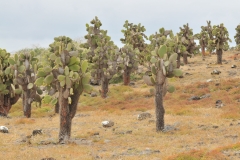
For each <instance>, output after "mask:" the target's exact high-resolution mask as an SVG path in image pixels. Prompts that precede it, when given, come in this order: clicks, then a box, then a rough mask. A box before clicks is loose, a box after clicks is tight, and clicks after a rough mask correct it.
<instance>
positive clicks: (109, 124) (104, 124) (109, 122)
mask: <svg viewBox="0 0 240 160" xmlns="http://www.w3.org/2000/svg"><path fill="white" fill-rule="evenodd" d="M113 125H114V122H113V121H102V126H103V127H105V128H108V127H112V126H113Z"/></svg>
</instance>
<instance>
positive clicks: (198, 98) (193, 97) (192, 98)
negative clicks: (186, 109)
mask: <svg viewBox="0 0 240 160" xmlns="http://www.w3.org/2000/svg"><path fill="white" fill-rule="evenodd" d="M200 99H201V98H200V97H199V96H192V97H190V98H189V99H188V100H200Z"/></svg>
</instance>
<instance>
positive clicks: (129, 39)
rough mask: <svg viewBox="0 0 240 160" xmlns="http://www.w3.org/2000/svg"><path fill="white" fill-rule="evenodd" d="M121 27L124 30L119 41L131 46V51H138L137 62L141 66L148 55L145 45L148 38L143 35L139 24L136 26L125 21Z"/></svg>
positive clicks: (142, 27)
mask: <svg viewBox="0 0 240 160" xmlns="http://www.w3.org/2000/svg"><path fill="white" fill-rule="evenodd" d="M123 27H124V28H125V29H123V30H122V33H123V34H124V38H121V39H120V41H121V42H122V43H123V44H130V45H132V46H133V49H136V48H137V49H138V50H139V54H138V59H139V60H138V61H139V63H140V64H141V65H143V63H144V62H145V56H146V55H147V54H148V50H147V46H148V45H147V44H146V43H145V41H146V40H148V37H147V36H146V35H145V33H144V32H145V31H146V29H145V27H144V26H142V25H141V23H139V24H138V25H136V24H133V23H129V22H128V21H127V20H126V21H125V23H124V25H123Z"/></svg>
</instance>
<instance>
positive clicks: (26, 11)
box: [0, 0, 240, 52]
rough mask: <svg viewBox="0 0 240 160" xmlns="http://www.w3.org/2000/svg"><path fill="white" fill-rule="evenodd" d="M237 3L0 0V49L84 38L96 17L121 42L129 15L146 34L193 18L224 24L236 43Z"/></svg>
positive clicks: (196, 26) (196, 23)
mask: <svg viewBox="0 0 240 160" xmlns="http://www.w3.org/2000/svg"><path fill="white" fill-rule="evenodd" d="M239 6H240V1H239V0H229V1H226V0H7V1H6V0H0V48H4V49H7V51H9V52H14V51H17V50H19V49H23V48H29V47H33V46H39V47H48V45H49V44H50V43H52V42H53V38H54V37H57V36H61V35H65V36H69V37H70V38H72V39H77V38H82V37H83V36H84V35H85V34H86V28H85V24H86V23H89V22H90V21H91V20H92V19H93V18H94V17H95V16H98V18H99V19H100V20H101V22H102V24H103V26H102V29H104V30H108V35H109V36H111V37H112V40H113V41H114V42H115V44H117V45H118V46H122V44H121V42H120V40H119V39H120V38H122V37H123V34H122V33H121V29H123V24H124V22H125V20H128V21H129V22H132V23H136V24H138V23H141V24H142V25H144V26H145V28H146V30H147V31H146V34H147V35H148V36H149V35H150V34H152V33H154V32H155V31H157V30H158V29H159V28H161V27H164V28H165V29H172V30H173V32H174V33H176V32H179V27H180V26H182V25H183V24H186V23H189V26H190V27H191V28H193V32H194V33H197V32H199V31H200V27H201V26H202V25H206V20H211V21H212V24H213V25H214V24H220V23H224V24H225V26H226V27H227V29H228V31H229V34H230V38H231V39H232V41H233V43H232V44H231V45H232V46H234V45H235V41H234V38H233V37H234V35H235V33H236V32H235V28H236V26H237V25H238V24H239V23H240V19H239V15H240V10H239Z"/></svg>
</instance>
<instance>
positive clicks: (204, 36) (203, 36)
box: [195, 26, 209, 57]
mask: <svg viewBox="0 0 240 160" xmlns="http://www.w3.org/2000/svg"><path fill="white" fill-rule="evenodd" d="M201 29H202V30H201V32H200V33H198V34H196V35H195V36H196V37H197V39H198V40H199V44H200V46H201V50H202V56H203V57H204V56H205V55H206V53H205V48H206V47H207V45H208V39H209V37H208V30H207V26H206V27H205V26H201Z"/></svg>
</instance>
